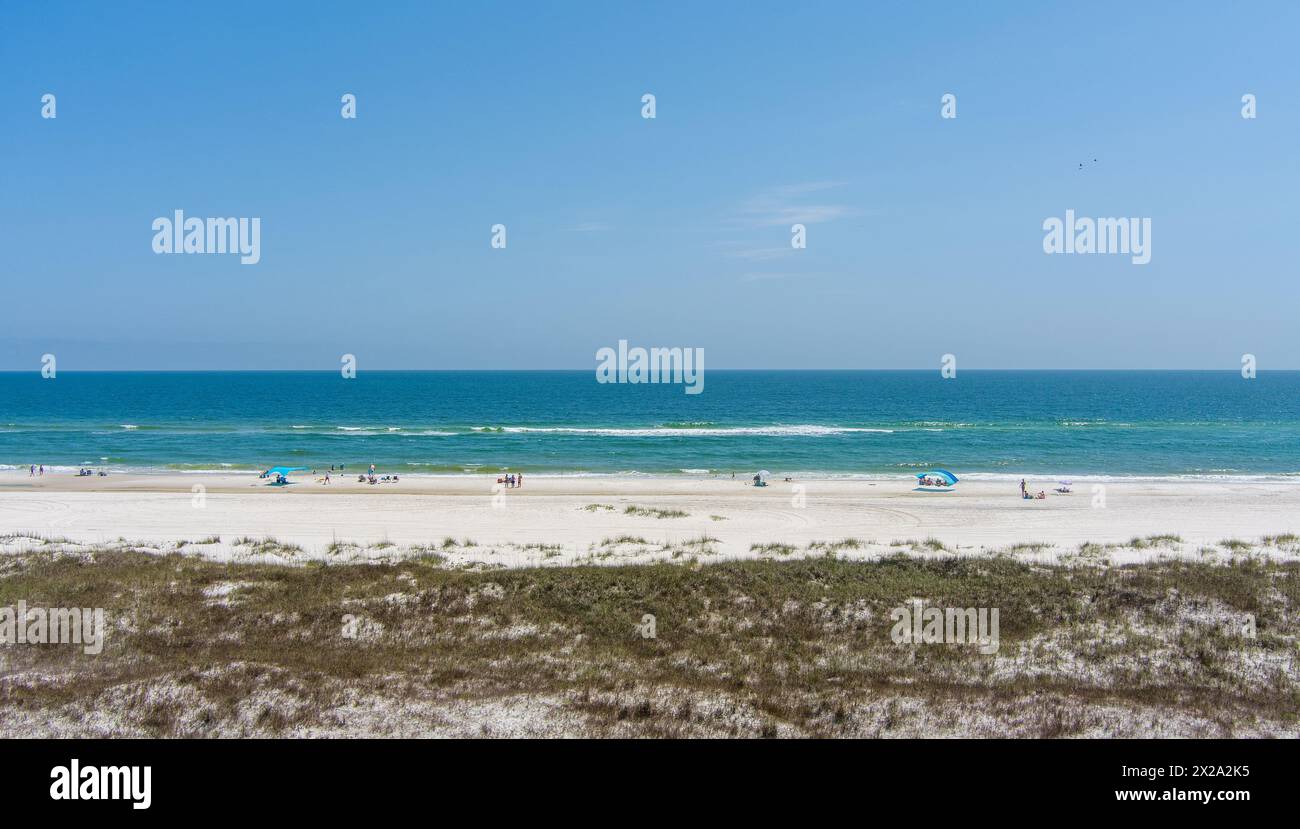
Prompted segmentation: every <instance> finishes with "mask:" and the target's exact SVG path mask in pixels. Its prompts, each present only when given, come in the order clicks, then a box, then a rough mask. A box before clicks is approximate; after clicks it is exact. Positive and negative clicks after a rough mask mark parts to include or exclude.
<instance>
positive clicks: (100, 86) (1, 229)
mask: <svg viewBox="0 0 1300 829" xmlns="http://www.w3.org/2000/svg"><path fill="white" fill-rule="evenodd" d="M1297 31H1300V6H1297V5H1296V4H1294V3H1281V2H1279V3H1246V4H1233V5H1232V6H1228V4H1217V3H1216V4H1211V3H1179V4H1174V3H1142V4H1134V3H1106V2H1100V3H1088V4H1077V3H1071V4H1064V3H1060V4H1043V3H996V4H981V5H979V6H976V5H974V4H955V3H954V4H938V3H935V4H927V3H916V4H906V5H905V6H904V7H902V8H893V7H886V6H885V5H884V4H867V3H812V4H809V5H807V6H791V5H790V4H778V3H754V2H744V3H740V2H735V3H731V2H727V3H707V4H706V3H656V4H649V3H645V4H631V3H624V2H616V3H610V2H605V3H577V2H564V3H560V2H556V3H546V4H524V3H502V4H477V3H476V4H441V3H440V4H433V3H411V4H399V3H379V4H370V5H369V6H367V7H365V8H364V9H360V8H357V7H349V6H345V5H343V4H331V3H322V4H284V7H281V4H261V3H248V4H243V3H225V4H221V5H220V6H213V7H201V8H200V7H196V8H195V9H194V10H192V11H186V10H185V9H183V8H181V7H178V6H176V5H174V4H162V3H158V4H146V3H131V4H96V3H86V4H71V3H57V4H37V3H24V4H19V3H6V4H4V6H3V7H0V161H2V163H0V243H3V251H4V254H3V264H0V288H2V290H0V296H2V297H3V300H2V302H3V312H4V313H3V318H4V325H3V329H0V369H16V370H38V369H39V361H40V356H41V355H42V354H44V353H46V352H51V353H54V354H55V355H56V356H57V357H58V360H59V368H60V369H61V370H65V371H68V370H76V369H210V368H241V369H271V368H303V369H310V368H319V369H334V368H336V367H337V366H338V363H339V357H340V355H341V354H343V353H353V354H355V355H357V358H358V364H359V366H360V368H361V369H362V370H364V369H366V368H372V369H378V368H584V369H585V368H590V367H592V366H594V354H595V351H596V350H597V349H598V348H600V347H602V346H606V345H614V344H615V343H616V342H617V340H619V339H627V340H630V341H631V342H632V343H633V344H634V345H645V346H652V345H655V346H690V347H703V348H704V349H705V351H706V355H707V366H709V367H716V368H724V367H725V368H921V367H935V368H937V367H938V365H939V360H940V355H942V354H944V353H953V354H955V355H957V359H958V365H959V366H960V367H963V368H1225V369H1236V368H1237V367H1238V365H1239V362H1240V356H1241V354H1242V353H1244V352H1250V353H1254V354H1255V355H1256V356H1257V357H1258V360H1259V366H1260V368H1261V369H1264V370H1266V369H1270V368H1292V369H1294V368H1300V335H1297V333H1296V330H1295V329H1296V314H1297V308H1300V280H1297V278H1296V277H1297V271H1298V268H1297V265H1296V258H1295V254H1296V251H1295V240H1296V239H1297V238H1298V237H1300V234H1298V233H1297V231H1296V222H1297V219H1296V217H1297V209H1296V208H1297V200H1298V199H1300V195H1297V194H1298V193H1300V187H1297V185H1300V174H1298V173H1300V170H1298V168H1297V154H1298V153H1300V142H1297V139H1296V136H1297V135H1298V134H1300V129H1297V128H1298V127H1300V61H1298V60H1297V59H1296V58H1295V54H1294V42H1293V41H1294V35H1295V32H1297ZM47 92H48V93H53V94H55V95H56V96H57V118H55V119H53V120H47V119H43V118H41V117H40V110H41V96H42V95H43V94H45V93H47ZM344 93H354V94H355V95H356V96H357V98H358V106H357V110H358V117H357V118H356V119H355V120H344V119H343V118H341V117H340V114H339V110H340V107H341V103H340V97H341V96H342V95H343V94H344ZM646 93H653V94H654V95H655V96H656V99H657V117H656V118H655V119H654V120H646V119H643V118H642V117H641V106H642V105H641V96H642V95H644V94H646ZM945 93H953V94H955V95H956V96H957V115H958V117H957V118H956V119H953V120H944V119H942V118H941V117H940V99H941V96H942V95H944V94H945ZM1246 93H1252V94H1254V95H1256V96H1257V100H1258V117H1257V118H1256V119H1254V120H1245V119H1243V118H1242V117H1241V116H1240V110H1241V103H1240V99H1241V96H1242V95H1243V94H1246ZM1094 158H1095V159H1097V161H1096V162H1095V163H1093V162H1092V159H1094ZM1080 162H1088V163H1087V166H1086V167H1085V168H1084V169H1082V170H1081V169H1079V166H1078V165H1079V163H1080ZM1067 208H1073V209H1074V210H1075V211H1076V212H1077V213H1078V214H1079V215H1081V216H1093V217H1097V216H1134V217H1150V218H1151V220H1152V260H1151V263H1150V264H1148V265H1145V266H1135V265H1132V264H1131V263H1130V261H1129V258H1128V257H1126V256H1105V255H1091V256H1086V255H1073V256H1070V255H1057V256H1048V255H1046V254H1044V252H1043V249H1042V239H1043V235H1044V234H1043V230H1042V223H1043V221H1044V219H1046V218H1047V217H1051V216H1056V217H1060V216H1063V215H1064V211H1065V210H1066V209H1067ZM176 209H183V210H185V211H186V214H187V215H189V216H200V217H207V216H235V217H240V216H243V217H254V216H256V217H260V218H261V222H262V244H261V248H262V258H261V262H260V263H259V264H257V265H252V266H241V265H240V264H239V261H238V258H237V257H234V256H219V255H212V256H198V255H187V256H186V255H170V256H168V255H156V254H155V253H154V252H153V250H152V247H151V242H152V239H153V231H152V230H151V223H152V222H153V220H154V218H156V217H159V216H170V215H171V214H172V211H173V210H176ZM795 221H802V222H803V223H805V224H806V226H807V229H808V230H807V234H808V246H807V248H806V249H804V250H794V249H792V248H791V247H790V238H791V234H790V224H791V223H793V222H795ZM496 223H502V224H505V225H506V226H507V240H508V244H507V247H506V248H505V249H504V250H495V249H493V248H492V247H491V246H490V238H491V232H490V228H491V226H492V225H493V224H496Z"/></svg>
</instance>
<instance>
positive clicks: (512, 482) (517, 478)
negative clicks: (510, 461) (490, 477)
mask: <svg viewBox="0 0 1300 829" xmlns="http://www.w3.org/2000/svg"><path fill="white" fill-rule="evenodd" d="M497 483H499V484H505V487H506V489H517V488H518V487H521V486H523V485H524V473H522V472H508V473H506V474H505V475H502V476H501V477H500V478H497Z"/></svg>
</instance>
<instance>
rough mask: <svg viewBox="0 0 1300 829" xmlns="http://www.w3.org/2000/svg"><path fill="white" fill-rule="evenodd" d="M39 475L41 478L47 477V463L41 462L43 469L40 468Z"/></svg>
mask: <svg viewBox="0 0 1300 829" xmlns="http://www.w3.org/2000/svg"><path fill="white" fill-rule="evenodd" d="M38 477H41V478H44V477H45V464H41V469H40V472H39V473H38Z"/></svg>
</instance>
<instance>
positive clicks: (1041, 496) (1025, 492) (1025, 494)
mask: <svg viewBox="0 0 1300 829" xmlns="http://www.w3.org/2000/svg"><path fill="white" fill-rule="evenodd" d="M1020 497H1021V498H1023V499H1024V500H1026V501H1046V500H1047V491H1046V490H1041V489H1040V490H1039V491H1038V494H1037V495H1030V494H1029V486H1028V485H1027V484H1026V483H1025V479H1024V478H1021V479H1020Z"/></svg>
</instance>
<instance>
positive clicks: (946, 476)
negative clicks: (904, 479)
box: [915, 469, 958, 492]
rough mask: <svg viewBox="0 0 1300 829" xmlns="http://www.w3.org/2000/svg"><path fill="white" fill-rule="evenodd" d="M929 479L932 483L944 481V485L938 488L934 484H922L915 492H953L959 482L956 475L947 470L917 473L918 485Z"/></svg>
mask: <svg viewBox="0 0 1300 829" xmlns="http://www.w3.org/2000/svg"><path fill="white" fill-rule="evenodd" d="M927 478H929V479H930V480H931V481H935V480H939V481H942V482H943V484H941V485H938V486H936V485H935V484H933V483H931V484H928V485H927V484H920V485H919V486H917V488H916V490H915V491H917V492H952V489H953V486H954V485H956V483H957V480H958V478H957V476H956V475H954V474H952V473H951V472H949V471H948V470H946V469H931V470H930V471H929V472H918V473H916V480H917V482H918V483H919V482H920V481H923V480H925V479H927Z"/></svg>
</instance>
